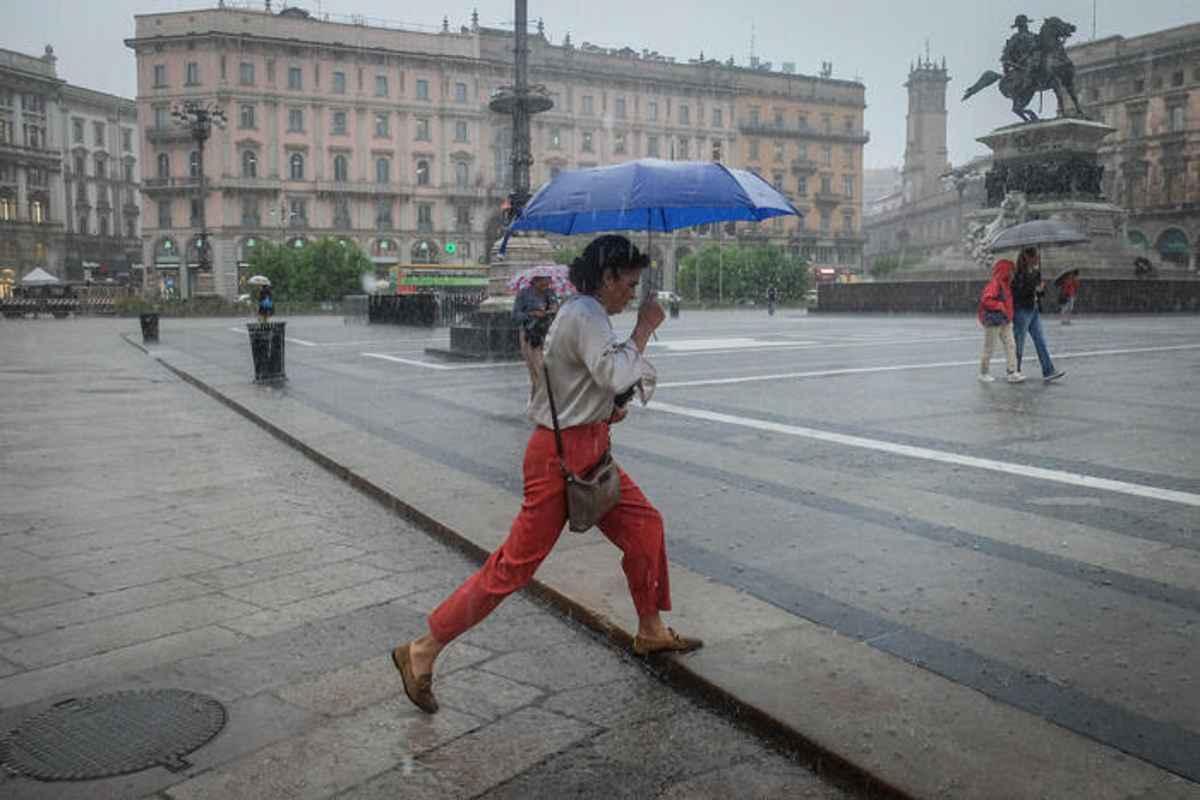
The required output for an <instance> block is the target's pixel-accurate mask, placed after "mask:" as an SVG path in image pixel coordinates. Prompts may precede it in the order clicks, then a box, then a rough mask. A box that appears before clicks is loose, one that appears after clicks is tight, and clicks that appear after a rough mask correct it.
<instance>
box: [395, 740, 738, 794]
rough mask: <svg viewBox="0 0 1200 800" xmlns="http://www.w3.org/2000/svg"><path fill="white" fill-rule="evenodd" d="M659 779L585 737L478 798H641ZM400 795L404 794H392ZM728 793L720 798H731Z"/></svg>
mask: <svg viewBox="0 0 1200 800" xmlns="http://www.w3.org/2000/svg"><path fill="white" fill-rule="evenodd" d="M662 788H663V786H662V781H661V779H660V778H659V776H658V775H656V774H655V773H653V772H651V771H649V770H645V769H639V768H638V767H636V766H631V765H629V764H622V763H618V762H616V761H610V760H608V759H606V758H604V757H603V756H601V755H599V754H597V753H596V751H595V750H594V749H593V748H592V747H591V746H590V745H589V744H588V743H587V742H586V741H585V742H583V743H582V744H580V745H578V746H576V747H573V748H571V749H568V750H566V751H564V752H561V753H557V754H555V755H552V756H550V757H549V758H547V759H546V760H545V761H542V762H541V763H539V764H536V765H534V766H533V767H531V768H530V769H528V770H526V771H525V772H522V773H521V774H520V775H517V776H515V777H514V778H512V779H511V780H508V781H506V782H505V783H502V784H500V785H498V786H496V787H494V788H492V789H490V790H488V791H486V792H484V793H483V794H480V795H478V798H479V800H528V798H568V797H569V798H571V800H644V798H648V797H655V798H656V797H658V795H659V792H661V791H662ZM394 796H396V797H401V796H403V795H394ZM734 798H738V800H740V797H739V795H737V794H731V795H728V796H727V798H722V800H734Z"/></svg>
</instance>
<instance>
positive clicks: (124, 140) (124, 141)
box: [121, 128, 133, 153]
mask: <svg viewBox="0 0 1200 800" xmlns="http://www.w3.org/2000/svg"><path fill="white" fill-rule="evenodd" d="M121 150H122V151H123V152H126V153H132V152H133V131H132V130H130V129H129V128H121Z"/></svg>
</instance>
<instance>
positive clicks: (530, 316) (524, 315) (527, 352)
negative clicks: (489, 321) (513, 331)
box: [513, 276, 558, 398]
mask: <svg viewBox="0 0 1200 800" xmlns="http://www.w3.org/2000/svg"><path fill="white" fill-rule="evenodd" d="M557 310H558V298H557V297H555V295H554V290H553V289H552V288H551V285H550V278H549V277H548V276H543V277H537V278H534V279H533V280H531V281H530V282H529V285H528V286H526V287H525V288H523V289H522V290H521V291H520V292H518V293H517V297H516V299H515V300H514V301H513V321H514V322H516V323H517V324H518V325H519V326H520V332H519V333H518V335H519V336H520V344H521V356H522V357H523V358H524V359H525V366H527V367H529V396H530V398H532V397H533V390H534V388H535V387H536V386H537V385H538V381H540V380H541V379H542V377H541V376H542V343H543V342H544V341H545V339H546V332H547V331H549V330H550V323H551V322H553V320H554V313H555V312H556V311H557Z"/></svg>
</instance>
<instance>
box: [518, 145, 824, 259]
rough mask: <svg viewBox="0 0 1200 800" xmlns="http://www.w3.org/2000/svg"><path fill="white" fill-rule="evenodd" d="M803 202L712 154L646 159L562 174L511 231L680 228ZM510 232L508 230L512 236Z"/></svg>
mask: <svg viewBox="0 0 1200 800" xmlns="http://www.w3.org/2000/svg"><path fill="white" fill-rule="evenodd" d="M799 213H800V212H798V211H797V210H796V208H795V207H794V206H793V205H792V204H791V203H790V202H789V201H788V199H787V198H786V197H784V196H783V195H782V194H781V193H780V192H779V191H778V190H776V189H775V188H774V187H773V186H771V184H769V183H767V182H766V181H765V180H763V179H762V178H760V177H759V176H757V175H755V174H754V173H753V172H748V171H746V170H742V169H730V168H728V167H726V166H724V165H723V164H720V163H717V162H711V161H663V160H662V159H657V158H643V159H640V160H638V161H627V162H625V163H624V164H616V165H614V166H611V167H596V168H594V169H577V170H570V171H567V172H562V173H560V174H559V175H558V176H557V177H556V178H554V179H553V180H551V181H550V182H549V183H547V184H545V185H544V186H542V188H540V189H538V191H537V194H535V195H534V196H533V197H532V198H531V199H530V201H529V203H528V205H526V206H525V208H524V210H523V211H522V212H521V216H520V217H518V218H517V219H516V221H514V222H513V223H512V225H510V226H509V229H508V232H511V231H519V230H539V231H546V232H547V233H559V234H563V235H564V236H569V235H571V234H575V233H594V232H597V231H618V230H634V231H664V232H665V231H673V230H675V229H677V228H687V227H690V226H693V225H703V224H705V223H708V222H728V221H732V220H745V221H753V222H758V221H761V220H764V219H770V218H771V217H778V216H782V215H785V214H795V215H797V216H799ZM507 237H508V233H507V232H506V234H505V241H506V242H507Z"/></svg>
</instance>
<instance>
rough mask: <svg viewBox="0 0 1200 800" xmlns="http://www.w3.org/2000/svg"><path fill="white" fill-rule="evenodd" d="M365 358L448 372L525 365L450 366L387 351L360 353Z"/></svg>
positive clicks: (495, 363)
mask: <svg viewBox="0 0 1200 800" xmlns="http://www.w3.org/2000/svg"><path fill="white" fill-rule="evenodd" d="M359 355H361V356H363V357H364V358H378V359H382V360H383V361H394V362H396V363H397V364H409V365H411V366H414V367H424V368H425V369H436V370H442V371H446V372H454V371H457V370H463V369H499V368H501V367H513V366H521V367H523V366H525V362H524V361H518V362H515V363H514V362H512V361H501V362H488V363H487V364H457V365H455V366H450V365H449V364H435V363H433V362H431V361H419V360H417V359H415V358H398V357H397V356H389V355H387V354H385V353H359Z"/></svg>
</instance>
